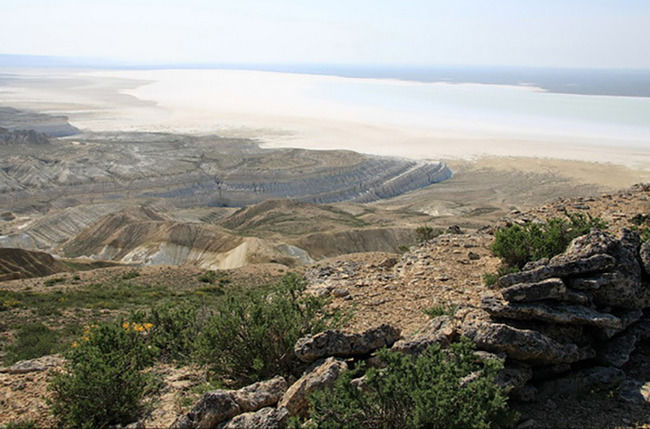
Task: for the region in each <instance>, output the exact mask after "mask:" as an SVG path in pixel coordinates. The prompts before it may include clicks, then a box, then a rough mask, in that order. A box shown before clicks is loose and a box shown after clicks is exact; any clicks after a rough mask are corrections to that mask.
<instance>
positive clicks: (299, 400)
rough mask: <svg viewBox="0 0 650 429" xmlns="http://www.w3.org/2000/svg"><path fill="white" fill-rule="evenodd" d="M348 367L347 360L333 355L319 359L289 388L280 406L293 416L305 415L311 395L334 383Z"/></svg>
mask: <svg viewBox="0 0 650 429" xmlns="http://www.w3.org/2000/svg"><path fill="white" fill-rule="evenodd" d="M347 368H348V366H347V364H346V363H345V362H343V361H341V360H338V359H335V358H332V357H330V358H328V359H326V360H325V361H319V362H318V363H317V364H315V365H313V366H312V367H311V368H310V369H308V370H307V371H305V373H304V374H303V375H302V377H300V378H299V379H298V380H297V381H296V382H295V383H293V384H292V385H291V386H290V387H289V389H287V391H286V392H285V393H284V395H283V396H282V398H281V399H280V402H279V403H278V407H284V408H285V409H287V410H288V412H289V414H290V415H292V416H295V415H305V413H306V412H307V410H308V408H309V395H310V394H311V393H312V392H314V391H316V390H320V389H323V388H325V387H328V386H331V385H332V384H334V382H335V381H336V380H337V379H338V378H339V376H340V375H341V373H343V371H345V370H346V369H347Z"/></svg>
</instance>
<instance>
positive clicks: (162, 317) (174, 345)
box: [132, 303, 200, 362]
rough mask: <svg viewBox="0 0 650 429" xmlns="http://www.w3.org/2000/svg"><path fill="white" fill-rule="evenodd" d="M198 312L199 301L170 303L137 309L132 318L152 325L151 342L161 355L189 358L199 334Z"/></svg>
mask: <svg viewBox="0 0 650 429" xmlns="http://www.w3.org/2000/svg"><path fill="white" fill-rule="evenodd" d="M198 314H199V311H198V309H197V306H196V305H191V304H188V303H180V304H169V303H167V304H161V305H158V306H154V307H152V308H150V309H149V310H148V311H139V312H136V313H134V314H133V315H132V320H133V321H135V322H139V323H140V324H142V325H146V324H150V325H151V327H150V328H149V327H148V326H149V325H146V327H147V328H148V329H146V331H147V343H148V344H150V345H151V346H152V347H154V350H155V353H156V355H157V358H158V359H160V360H163V361H177V362H187V361H189V360H190V358H191V356H192V351H193V349H194V340H195V339H196V337H197V336H198V335H199V329H200V326H199V321H198Z"/></svg>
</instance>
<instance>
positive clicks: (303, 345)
mask: <svg viewBox="0 0 650 429" xmlns="http://www.w3.org/2000/svg"><path fill="white" fill-rule="evenodd" d="M399 337H400V331H399V329H397V328H394V327H393V326H390V325H387V324H383V325H380V326H377V327H375V328H371V329H368V330H367V331H365V332H363V333H362V334H351V333H345V332H340V331H336V330H328V331H325V332H321V333H319V334H316V335H310V336H307V337H303V338H301V339H299V340H298V341H297V342H296V344H295V346H294V351H295V353H296V356H298V358H299V359H300V360H302V361H303V362H313V361H315V360H316V359H320V358H323V357H328V356H337V357H354V356H363V355H367V354H368V353H371V352H373V351H375V350H377V349H380V348H382V347H390V346H392V345H393V343H395V341H397V340H398V339H399Z"/></svg>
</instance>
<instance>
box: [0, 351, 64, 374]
mask: <svg viewBox="0 0 650 429" xmlns="http://www.w3.org/2000/svg"><path fill="white" fill-rule="evenodd" d="M64 362H65V360H64V359H63V358H62V357H61V356H60V355H47V356H41V357H39V358H36V359H29V360H21V361H19V362H16V363H15V364H13V365H11V366H8V367H6V368H0V373H7V374H25V373H27V372H41V371H46V370H48V369H50V368H53V367H57V366H63V364H64Z"/></svg>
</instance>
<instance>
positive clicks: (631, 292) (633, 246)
mask: <svg viewBox="0 0 650 429" xmlns="http://www.w3.org/2000/svg"><path fill="white" fill-rule="evenodd" d="M639 247H640V238H639V234H638V233H637V232H636V231H632V230H630V229H623V230H621V234H620V237H619V238H618V239H617V238H616V237H614V236H613V235H611V234H609V233H605V232H600V231H595V232H592V233H590V234H587V235H585V236H583V237H578V238H576V239H575V240H574V241H573V242H572V243H571V245H570V246H569V248H568V249H567V251H566V252H565V253H564V254H562V255H559V256H556V257H555V258H553V259H551V263H553V262H554V261H558V260H570V259H571V258H575V257H580V258H585V257H595V256H597V255H598V254H599V253H598V252H604V253H606V254H608V255H610V256H612V257H613V258H614V259H615V260H616V263H615V264H614V266H613V267H611V269H606V270H603V271H608V272H606V273H604V274H602V275H601V276H595V277H592V278H590V280H592V282H587V283H584V282H583V283H582V284H580V283H579V282H576V284H577V285H578V287H581V286H582V287H585V286H592V289H593V290H592V292H591V293H592V297H593V299H594V302H596V303H597V304H599V305H611V306H616V307H621V308H643V307H645V306H647V305H648V298H650V293H649V292H648V287H647V285H644V284H643V282H642V275H641V273H642V269H641V265H640V264H639V260H638V255H639ZM575 274H581V273H575ZM590 283H591V284H590Z"/></svg>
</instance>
